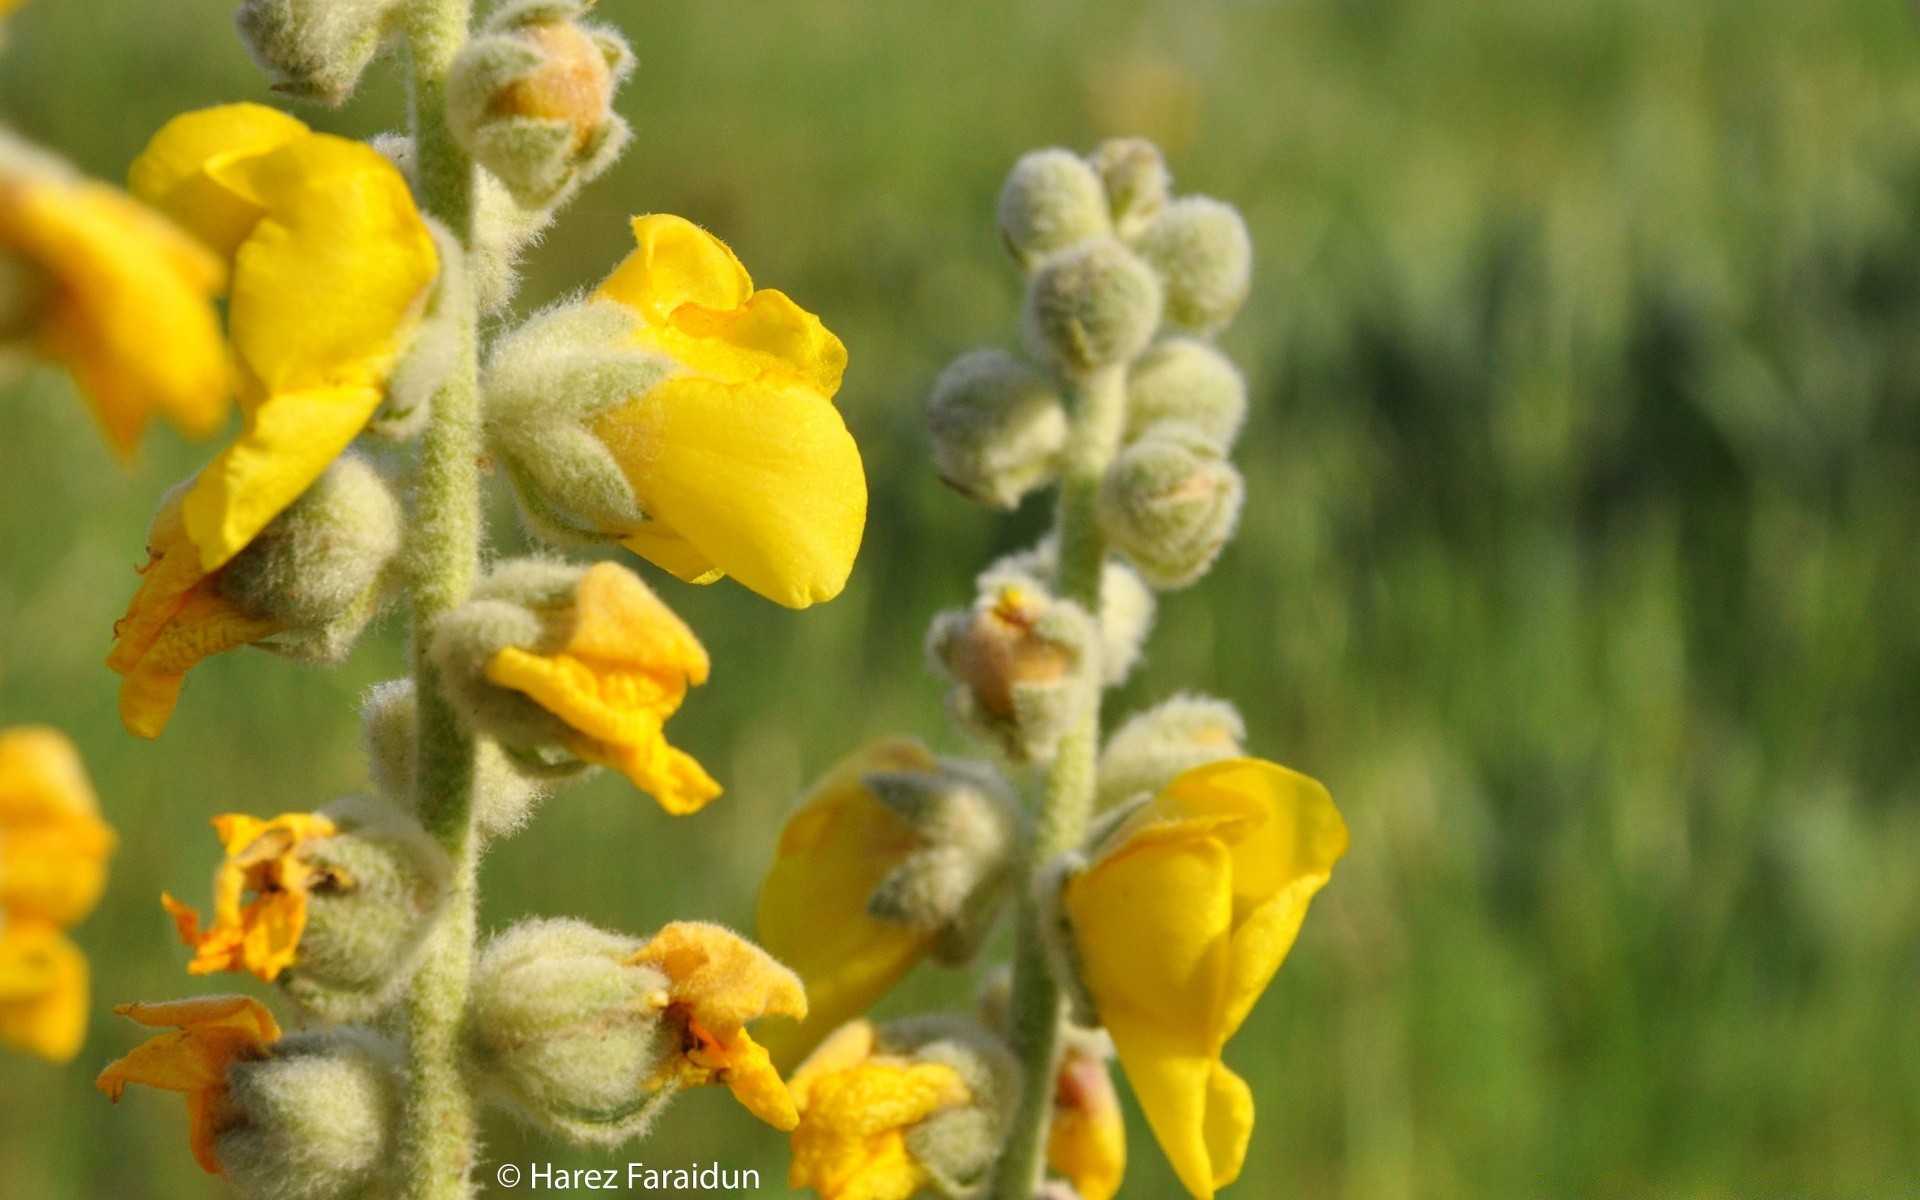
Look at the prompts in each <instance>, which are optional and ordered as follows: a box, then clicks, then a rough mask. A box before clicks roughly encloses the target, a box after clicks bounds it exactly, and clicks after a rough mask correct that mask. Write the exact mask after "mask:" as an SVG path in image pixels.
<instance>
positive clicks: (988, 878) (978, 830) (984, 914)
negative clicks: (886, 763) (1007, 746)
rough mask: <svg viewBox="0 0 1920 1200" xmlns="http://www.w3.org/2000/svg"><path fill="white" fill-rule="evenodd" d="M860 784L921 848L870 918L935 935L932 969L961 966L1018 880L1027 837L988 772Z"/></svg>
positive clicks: (885, 774) (896, 775)
mask: <svg viewBox="0 0 1920 1200" xmlns="http://www.w3.org/2000/svg"><path fill="white" fill-rule="evenodd" d="M863 782H864V783H865V784H866V787H867V789H868V791H870V792H871V793H872V794H873V796H874V797H875V798H876V799H878V800H879V801H880V803H882V804H884V805H885V806H886V807H887V808H889V809H891V810H892V811H893V812H894V813H895V814H896V815H898V816H899V817H900V818H901V819H903V820H904V821H906V823H907V824H908V825H909V826H911V827H912V828H913V830H914V832H915V833H916V834H918V835H919V840H920V843H921V845H920V848H919V849H917V850H916V851H915V852H913V853H912V854H910V855H908V856H907V857H906V859H905V860H904V861H902V862H901V863H900V864H899V865H898V866H896V867H894V868H893V869H892V870H891V871H890V872H888V874H887V875H886V877H885V878H883V879H882V880H881V881H880V883H879V885H878V886H877V887H875V888H874V890H873V892H872V894H871V895H869V897H868V898H867V912H868V914H869V915H870V916H873V917H875V918H877V919H879V920H882V921H892V922H895V923H898V924H901V925H904V926H906V927H907V928H909V929H912V930H914V931H916V932H919V933H925V934H931V935H933V937H934V940H933V943H932V946H931V952H932V954H933V957H934V959H935V960H936V961H938V962H940V963H942V964H943V965H946V966H953V967H958V966H965V965H966V963H967V962H968V961H970V960H971V959H972V958H973V956H974V955H975V954H976V953H977V952H978V951H979V949H980V945H981V943H982V942H983V941H984V940H985V938H986V936H987V934H988V933H989V932H991V931H992V929H993V925H994V922H995V920H996V919H997V918H998V917H999V915H1000V912H1001V911H1002V909H1004V908H1005V906H1006V901H1007V899H1008V897H1009V896H1010V895H1011V894H1012V891H1013V886H1014V881H1015V879H1016V877H1017V874H1018V866H1019V861H1020V853H1021V844H1022V840H1023V834H1024V829H1023V821H1022V817H1021V813H1020V810H1019V808H1018V807H1017V805H1016V804H1015V802H1014V799H1013V796H1012V795H1011V794H1010V793H1009V792H1008V790H1007V786H1006V784H1005V783H1004V782H1003V781H1002V780H1001V779H1000V777H999V775H998V774H996V773H995V772H994V771H993V770H992V768H990V767H987V766H984V765H982V764H979V763H968V762H961V761H957V760H953V759H941V760H939V761H938V763H937V765H936V767H935V769H933V770H931V771H875V772H872V773H870V774H868V775H866V776H865V777H864V780H863Z"/></svg>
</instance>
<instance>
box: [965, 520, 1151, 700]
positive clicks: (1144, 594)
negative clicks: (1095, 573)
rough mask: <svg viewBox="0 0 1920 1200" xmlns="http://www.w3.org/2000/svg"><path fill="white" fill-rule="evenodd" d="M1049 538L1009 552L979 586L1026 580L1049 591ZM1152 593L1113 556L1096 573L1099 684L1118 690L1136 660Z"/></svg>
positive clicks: (1052, 561)
mask: <svg viewBox="0 0 1920 1200" xmlns="http://www.w3.org/2000/svg"><path fill="white" fill-rule="evenodd" d="M1054 551H1055V543H1054V540H1053V539H1052V538H1051V537H1049V538H1047V539H1046V540H1045V541H1043V542H1041V543H1040V544H1039V545H1037V546H1035V547H1033V548H1032V549H1031V550H1022V551H1020V552H1019V553H1017V554H1009V555H1007V556H1006V557H1005V558H1002V559H1000V560H998V561H997V562H995V563H994V564H993V565H992V566H990V567H988V568H987V569H986V570H985V571H984V572H982V573H981V576H980V583H981V586H982V587H987V586H990V585H995V584H998V583H1001V582H1019V581H1023V580H1024V581H1026V582H1027V583H1029V584H1031V585H1032V586H1034V587H1037V588H1039V589H1041V590H1042V591H1047V590H1051V587H1052V581H1053V579H1054V577H1055V571H1056V570H1057V561H1058V560H1057V556H1056V554H1055V552H1054ZM1154 607H1155V605H1154V598H1153V589H1152V588H1150V587H1148V586H1147V582H1146V580H1144V579H1142V578H1140V573H1139V572H1138V571H1135V570H1134V569H1133V568H1132V567H1129V566H1128V565H1127V564H1125V563H1123V562H1121V561H1120V560H1119V559H1117V558H1109V559H1107V561H1106V563H1105V565H1104V566H1103V567H1102V568H1101V572H1100V683H1101V685H1102V686H1103V687H1110V688H1111V687H1119V686H1120V685H1121V684H1123V683H1125V682H1126V681H1127V676H1128V675H1130V674H1132V673H1133V668H1134V666H1135V664H1137V663H1138V662H1139V661H1140V649H1141V647H1142V646H1143V645H1144V644H1145V643H1146V640H1147V633H1148V631H1149V630H1151V629H1152V628H1153V614H1154Z"/></svg>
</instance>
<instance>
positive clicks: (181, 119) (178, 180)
mask: <svg viewBox="0 0 1920 1200" xmlns="http://www.w3.org/2000/svg"><path fill="white" fill-rule="evenodd" d="M306 134H307V127H306V125H304V124H302V123H301V122H300V121H298V120H296V119H294V118H293V117H290V116H288V115H287V114H285V113H283V112H280V111H279V110H277V109H272V108H268V107H266V106H265V105H260V104H227V105H222V106H220V107H218V108H207V109H201V110H200V111H198V112H190V113H184V114H182V115H180V116H178V117H175V118H174V119H173V120H171V121H169V122H167V124H166V125H165V126H163V127H162V128H161V130H160V132H159V133H157V134H155V135H154V138H153V141H151V142H149V143H148V144H147V148H146V150H145V151H143V152H142V153H141V155H140V157H139V158H137V159H135V160H134V163H133V166H132V168H131V169H130V170H129V171H128V173H127V184H128V187H129V188H130V190H131V191H132V192H133V194H134V195H136V196H138V197H140V198H141V199H142V200H145V201H146V202H147V203H149V204H151V205H153V206H154V207H156V208H158V209H159V210H160V211H162V212H164V213H166V214H167V215H168V216H170V217H172V218H173V219H174V220H175V221H177V222H178V223H179V224H181V225H182V226H184V227H185V228H187V229H188V230H190V231H191V232H192V233H193V234H194V235H195V236H196V237H198V238H199V239H200V240H201V241H202V242H204V243H205V244H206V245H207V246H208V247H209V248H211V249H212V250H213V251H214V252H215V253H217V254H218V255H219V256H220V257H221V258H222V259H228V260H230V259H231V258H232V257H233V252H234V250H235V248H237V247H238V246H239V245H240V243H241V242H242V241H243V240H244V239H245V238H246V236H247V234H248V233H250V232H252V230H253V226H254V223H255V222H257V221H258V220H259V219H260V217H261V215H262V214H263V212H264V206H263V205H261V204H260V203H259V202H258V201H257V200H256V199H254V198H252V197H250V196H248V195H246V194H244V192H242V191H239V190H236V189H235V188H234V187H233V186H232V184H231V183H230V182H223V181H222V180H221V179H219V178H217V173H218V172H220V171H222V170H223V169H224V168H226V167H228V166H229V165H230V164H232V163H234V162H236V161H239V160H243V159H246V158H249V157H253V156H257V155H260V154H264V153H266V152H267V151H269V150H272V149H274V148H275V147H277V146H281V145H285V144H286V143H288V142H291V141H294V140H296V139H299V138H302V137H305V136H306Z"/></svg>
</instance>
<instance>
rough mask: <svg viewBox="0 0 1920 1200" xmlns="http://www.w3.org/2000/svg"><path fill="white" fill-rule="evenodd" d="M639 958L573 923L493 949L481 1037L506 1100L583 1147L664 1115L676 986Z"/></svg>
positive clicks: (512, 933)
mask: <svg viewBox="0 0 1920 1200" xmlns="http://www.w3.org/2000/svg"><path fill="white" fill-rule="evenodd" d="M639 948H640V942H639V940H638V939H637V938H630V937H625V936H622V935H619V934H614V933H608V932H606V931H604V930H600V929H596V928H594V927H593V926H591V925H588V924H586V923H585V922H583V921H569V920H556V921H527V922H523V923H521V924H519V925H516V926H514V927H513V928H511V929H508V930H507V931H505V932H504V933H501V934H498V935H497V936H495V937H494V939H493V940H492V941H491V942H489V943H488V944H487V945H486V947H485V948H484V949H483V950H482V952H481V954H480V958H479V961H478V963H477V964H476V966H475V969H474V978H473V1030H474V1039H475V1044H476V1047H477V1049H478V1052H479V1055H480V1062H481V1067H482V1070H483V1071H484V1072H485V1074H486V1077H487V1080H488V1082H489V1084H490V1086H491V1087H492V1088H493V1090H494V1092H495V1094H496V1095H497V1096H499V1098H501V1099H502V1100H504V1101H505V1102H506V1103H508V1104H509V1105H510V1106H511V1107H512V1108H514V1109H515V1110H516V1111H518V1112H520V1113H521V1114H523V1115H525V1116H526V1117H528V1118H529V1119H531V1120H533V1121H534V1122H535V1123H537V1124H540V1125H543V1126H545V1127H547V1128H549V1129H551V1130H553V1131H554V1132H556V1133H558V1134H561V1135H562V1136H565V1137H569V1138H571V1139H573V1140H576V1141H586V1142H603V1143H604V1142H619V1141H623V1140H625V1139H626V1138H627V1137H630V1136H633V1135H635V1134H637V1133H639V1132H642V1131H643V1130H644V1129H645V1127H646V1126H647V1124H648V1123H650V1122H651V1120H652V1118H653V1117H654V1115H655V1114H656V1113H657V1111H658V1108H659V1104H658V1103H657V1102H656V1097H657V1090H656V1089H653V1088H650V1087H648V1086H647V1083H648V1081H649V1080H650V1079H651V1078H652V1077H653V1075H654V1073H655V1069H656V1067H657V1065H658V1064H659V1062H660V1061H661V1060H662V1058H663V1057H664V1056H665V1055H666V1054H667V1053H668V1052H669V1051H670V1050H671V1049H672V1043H673V1041H674V1040H675V1034H674V1032H673V1031H672V1030H671V1029H668V1028H665V1027H663V1026H662V1024H661V1022H660V1013H661V1012H662V1010H663V1009H664V1008H665V1003H664V1001H663V998H664V997H665V996H666V995H667V986H668V980H667V977H666V975H665V974H663V973H662V972H661V971H659V970H657V969H656V968H654V967H651V966H642V965H637V964H634V963H631V962H629V961H628V959H629V958H631V956H632V955H633V953H634V952H635V951H637V950H638V949H639ZM656 1001H659V1002H658V1003H656Z"/></svg>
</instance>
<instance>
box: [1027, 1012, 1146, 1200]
mask: <svg viewBox="0 0 1920 1200" xmlns="http://www.w3.org/2000/svg"><path fill="white" fill-rule="evenodd" d="M1047 1161H1048V1162H1049V1163H1050V1164H1052V1166H1053V1169H1054V1170H1056V1171H1058V1172H1060V1174H1062V1175H1064V1176H1066V1178H1067V1180H1068V1182H1070V1183H1072V1184H1073V1190H1074V1191H1075V1192H1077V1193H1078V1194H1079V1196H1080V1200H1113V1196H1114V1195H1115V1193H1117V1192H1119V1190H1120V1180H1121V1179H1122V1178H1123V1177H1124V1176H1125V1175H1126V1173H1127V1122H1126V1118H1125V1117H1124V1116H1123V1115H1122V1114H1121V1112H1120V1097H1119V1095H1118V1094H1117V1093H1115V1091H1114V1090H1113V1077H1112V1076H1111V1075H1109V1074H1107V1064H1106V1063H1104V1062H1102V1061H1101V1060H1100V1058H1099V1056H1098V1055H1094V1054H1089V1053H1087V1052H1086V1051H1084V1050H1082V1049H1079V1048H1077V1047H1070V1048H1069V1049H1068V1050H1067V1052H1066V1054H1065V1055H1064V1056H1063V1057H1062V1058H1061V1061H1060V1072H1059V1074H1058V1076H1056V1078H1055V1081H1054V1092H1053V1124H1052V1126H1051V1127H1050V1128H1049V1130H1048V1132H1047Z"/></svg>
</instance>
